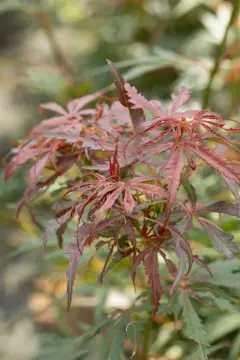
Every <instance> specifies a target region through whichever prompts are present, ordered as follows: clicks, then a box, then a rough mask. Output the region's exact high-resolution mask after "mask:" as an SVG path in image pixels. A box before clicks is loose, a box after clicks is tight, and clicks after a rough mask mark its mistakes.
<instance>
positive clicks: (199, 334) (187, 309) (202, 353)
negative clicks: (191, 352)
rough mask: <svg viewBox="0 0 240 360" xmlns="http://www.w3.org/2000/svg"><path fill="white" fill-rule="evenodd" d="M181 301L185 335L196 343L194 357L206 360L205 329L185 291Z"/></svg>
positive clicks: (206, 335) (206, 343) (206, 341)
mask: <svg viewBox="0 0 240 360" xmlns="http://www.w3.org/2000/svg"><path fill="white" fill-rule="evenodd" d="M181 301H182V307H183V319H184V322H185V324H186V335H187V336H188V338H189V339H192V340H194V341H195V342H196V343H197V345H198V349H197V351H196V356H197V357H196V359H199V360H207V359H208V352H209V351H208V346H209V344H208V334H207V331H206V329H205V327H204V325H203V324H202V321H201V319H200V318H199V317H198V314H197V312H196V310H195V309H194V307H193V305H192V303H191V300H190V299H189V296H188V293H187V292H186V291H184V292H183V293H182V298H181Z"/></svg>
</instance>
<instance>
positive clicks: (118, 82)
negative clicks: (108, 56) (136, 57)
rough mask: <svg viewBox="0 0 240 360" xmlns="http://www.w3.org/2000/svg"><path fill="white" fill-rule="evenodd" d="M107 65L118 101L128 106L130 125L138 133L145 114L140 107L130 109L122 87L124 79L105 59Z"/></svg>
mask: <svg viewBox="0 0 240 360" xmlns="http://www.w3.org/2000/svg"><path fill="white" fill-rule="evenodd" d="M107 62H108V65H109V67H110V71H111V74H112V77H113V81H114V84H115V86H116V89H117V93H118V99H119V101H120V103H121V104H122V105H123V106H124V107H126V108H128V111H129V114H130V117H131V120H132V126H133V130H134V132H135V133H139V132H140V131H141V124H142V123H143V122H144V121H145V116H144V113H143V110H142V109H132V107H131V104H130V103H129V102H128V99H129V97H128V95H127V92H126V90H125V88H124V85H125V81H124V78H123V77H122V75H121V74H120V73H119V71H118V70H117V68H116V67H115V66H114V65H113V63H112V62H111V61H110V60H107Z"/></svg>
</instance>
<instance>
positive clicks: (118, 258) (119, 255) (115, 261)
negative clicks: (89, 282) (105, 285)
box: [99, 251, 126, 283]
mask: <svg viewBox="0 0 240 360" xmlns="http://www.w3.org/2000/svg"><path fill="white" fill-rule="evenodd" d="M124 257H126V254H125V253H121V252H120V251H118V252H116V253H115V254H114V256H113V259H112V261H111V262H110V264H109V265H108V266H107V267H106V268H105V269H103V271H102V272H101V274H100V275H99V281H100V282H101V283H102V282H103V277H104V276H105V275H106V274H107V273H108V272H109V271H110V270H111V269H112V268H113V267H114V266H115V265H116V264H118V263H119V262H120V261H121V260H122V259H123V258H124Z"/></svg>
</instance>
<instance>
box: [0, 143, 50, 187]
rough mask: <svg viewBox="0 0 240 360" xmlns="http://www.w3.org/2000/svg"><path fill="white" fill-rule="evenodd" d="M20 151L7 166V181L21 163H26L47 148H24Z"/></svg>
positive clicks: (5, 177) (5, 178)
mask: <svg viewBox="0 0 240 360" xmlns="http://www.w3.org/2000/svg"><path fill="white" fill-rule="evenodd" d="M18 151H19V152H18V153H17V154H16V155H15V156H14V157H13V158H12V160H11V161H10V163H9V164H8V166H7V169H6V171H5V176H4V180H5V181H7V180H8V179H9V178H10V177H11V176H12V175H13V173H14V172H15V171H16V169H17V168H18V167H19V166H20V165H22V164H25V163H26V162H28V161H29V160H31V159H33V158H34V157H35V156H37V155H39V154H43V153H45V152H46V151H47V150H39V149H32V148H23V149H21V150H18Z"/></svg>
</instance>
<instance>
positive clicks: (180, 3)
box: [0, 0, 240, 360]
mask: <svg viewBox="0 0 240 360" xmlns="http://www.w3.org/2000/svg"><path fill="white" fill-rule="evenodd" d="M238 11H239V1H238V0H235V1H234V0H233V1H221V0H0V74H1V77H0V157H2V158H3V157H4V156H5V155H6V153H7V152H8V151H9V150H10V148H11V143H12V142H13V141H15V140H17V139H19V138H21V137H23V136H25V135H26V134H27V133H28V130H29V129H30V128H31V127H32V126H33V125H34V124H36V123H37V122H39V121H40V119H41V117H40V114H39V104H40V103H43V102H48V101H51V102H52V101H56V102H59V103H60V104H62V105H64V104H65V103H66V102H67V101H68V100H70V99H72V98H74V97H80V96H82V95H85V94H87V93H92V92H95V91H97V90H102V91H106V92H107V93H108V94H110V95H111V96H112V95H113V92H112V87H111V86H110V84H111V78H110V75H109V71H108V68H107V66H106V61H105V59H106V58H109V59H111V60H112V61H113V62H114V63H115V64H116V65H117V66H118V68H119V69H120V70H121V72H122V74H123V75H124V77H125V78H126V80H128V81H130V82H131V83H132V84H134V85H136V86H137V88H138V89H139V91H141V92H142V93H144V95H145V96H146V97H148V98H150V97H151V98H155V99H160V100H161V101H162V103H163V104H164V105H167V103H168V101H169V97H170V94H171V93H172V92H173V91H175V90H176V89H177V88H178V87H179V86H180V85H184V86H187V87H190V88H191V93H192V99H191V101H190V102H189V106H190V107H194V108H197V109H201V108H202V106H204V107H206V108H210V109H211V110H212V111H214V112H217V113H219V114H221V115H222V116H228V117H233V118H235V119H238V120H239V119H240V106H239V98H240V41H239V40H240V15H239V13H238ZM234 12H235V13H234ZM233 14H234V16H233V18H232V21H230V20H231V17H232V15H233ZM229 23H230V26H229ZM226 34H227V36H225V35H226ZM219 49H220V50H221V51H220V53H219ZM214 66H215V67H216V72H215V73H214V77H213V79H212V80H213V81H212V82H210V78H211V73H212V71H213V68H214ZM227 156H229V158H231V157H232V156H233V154H231V152H229V154H227ZM238 160H239V159H238ZM201 176H202V177H201V178H195V179H194V182H195V185H196V186H197V189H198V191H199V196H200V197H201V198H202V199H206V198H207V199H210V200H211V199H212V200H216V199H218V200H221V199H222V200H229V199H231V194H229V193H228V192H227V191H226V189H225V188H224V187H223V184H221V183H220V182H218V180H217V178H216V176H215V175H214V174H213V173H212V172H211V171H208V170H204V172H203V173H202V174H201ZM202 178H204V181H205V183H204V186H202V183H201V181H202ZM24 188H25V177H24V171H22V169H20V171H19V172H18V174H17V175H16V176H15V177H14V178H12V179H10V180H9V182H8V183H7V184H5V183H4V181H3V170H2V171H1V174H0V236H1V241H0V358H1V359H4V360H30V359H49V360H50V359H51V360H54V359H55V358H56V359H58V360H61V359H70V357H69V346H71V342H68V341H72V338H73V335H74V336H76V335H78V334H81V333H82V331H83V330H84V329H86V328H87V326H89V325H91V324H93V323H96V322H98V321H100V319H101V317H102V316H104V315H103V314H104V312H105V311H106V309H107V308H108V307H109V306H110V307H116V308H120V309H125V308H127V307H128V306H129V304H130V303H131V301H132V299H133V298H134V296H135V295H134V292H133V289H132V286H131V282H130V276H129V272H130V270H129V269H130V264H125V267H122V268H121V267H118V271H113V272H112V273H111V274H110V275H109V277H108V279H107V280H106V281H105V283H104V286H99V285H98V284H97V282H96V280H97V277H98V273H99V272H100V271H101V267H102V265H103V259H102V258H101V256H99V257H97V258H96V259H95V260H94V261H93V263H92V265H91V268H90V271H88V272H87V273H86V272H84V266H85V265H86V263H87V261H88V257H87V256H86V259H85V258H83V260H82V262H81V265H80V269H79V275H78V279H77V283H78V286H77V287H76V291H75V296H74V300H73V306H72V310H71V312H70V314H69V315H67V314H66V311H65V304H66V297H65V295H64V294H65V276H64V272H65V271H66V266H67V259H66V257H65V256H64V255H63V252H62V250H59V249H57V247H56V246H55V245H54V244H55V239H52V241H51V240H50V242H49V247H48V249H47V251H46V253H45V255H43V254H42V252H41V236H42V232H41V230H40V229H39V228H37V227H36V226H35V225H33V224H32V222H31V219H30V218H29V215H28V213H27V212H26V213H25V212H23V213H22V215H21V216H20V219H19V220H16V218H15V213H14V208H15V205H16V202H17V201H18V200H19V199H20V197H21V195H22V194H23V191H24ZM34 207H35V211H36V213H37V215H38V217H40V219H41V223H42V224H43V225H44V222H45V221H46V220H47V219H49V217H50V215H51V208H50V207H49V206H48V199H47V198H44V199H42V200H41V201H40V202H39V203H36V204H34ZM221 224H222V225H223V228H224V230H226V231H231V232H232V233H233V234H235V235H236V239H237V237H239V227H238V226H239V224H238V223H237V221H236V220H232V219H231V220H230V219H227V220H226V221H223V220H222V222H221ZM193 238H194V241H195V240H196V248H197V249H198V251H199V253H201V254H202V256H206V257H208V258H211V259H215V258H217V255H216V253H215V252H214V251H213V250H212V248H211V246H210V244H209V240H208V239H207V238H206V236H204V235H203V233H202V232H201V231H200V230H199V229H196V232H195V234H194V235H193ZM237 241H238V242H239V239H237ZM128 278H129V280H128ZM123 289H124V291H123ZM202 317H203V320H204V322H205V323H206V326H207V327H208V328H209V329H210V330H211V331H210V330H209V334H210V335H209V336H210V337H211V343H212V344H213V345H214V344H215V342H218V347H216V349H215V350H214V352H213V355H212V357H211V358H213V359H221V360H226V359H229V360H234V359H240V355H239V354H240V314H239V313H232V312H231V309H226V311H225V312H224V311H218V310H212V309H203V311H202ZM181 329H182V325H181V321H180V322H179V324H178V329H176V328H175V327H174V326H173V323H172V322H171V321H170V320H169V319H168V320H166V321H165V320H163V321H162V322H161V323H160V324H159V325H158V327H156V334H155V337H156V338H154V339H153V341H152V347H151V349H150V351H151V353H152V354H155V357H153V358H155V359H160V360H161V359H162V360H168V359H169V360H170V359H173V360H180V359H185V357H184V351H185V350H184V349H186V348H187V347H188V343H187V340H183V338H182V337H181ZM219 329H221V330H219ZM69 339H70V340H69ZM219 344H220V345H219ZM56 350H58V352H57V351H56ZM59 351H60V352H59ZM56 354H57V355H56ZM60 356H61V357H60ZM79 359H84V355H82V357H81V356H80V357H79Z"/></svg>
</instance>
